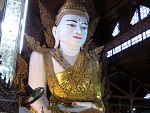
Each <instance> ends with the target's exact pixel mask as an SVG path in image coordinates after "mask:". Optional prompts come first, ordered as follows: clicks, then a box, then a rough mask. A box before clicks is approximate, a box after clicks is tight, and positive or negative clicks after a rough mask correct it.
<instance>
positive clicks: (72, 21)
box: [66, 20, 88, 26]
mask: <svg viewBox="0 0 150 113" xmlns="http://www.w3.org/2000/svg"><path fill="white" fill-rule="evenodd" d="M68 21H72V22H75V23H77V21H75V20H66V22H68ZM82 24H85V25H87V26H88V24H87V23H82Z"/></svg>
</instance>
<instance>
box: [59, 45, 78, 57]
mask: <svg viewBox="0 0 150 113" xmlns="http://www.w3.org/2000/svg"><path fill="white" fill-rule="evenodd" d="M59 49H60V51H61V52H62V53H63V54H65V55H68V56H77V55H78V53H79V52H80V47H78V48H77V47H73V46H68V45H66V44H64V43H61V42H60V47H59Z"/></svg>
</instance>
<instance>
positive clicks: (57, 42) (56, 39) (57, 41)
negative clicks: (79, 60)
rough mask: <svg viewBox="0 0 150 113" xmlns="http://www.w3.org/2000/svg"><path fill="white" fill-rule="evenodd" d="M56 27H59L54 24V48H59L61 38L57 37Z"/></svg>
mask: <svg viewBox="0 0 150 113" xmlns="http://www.w3.org/2000/svg"><path fill="white" fill-rule="evenodd" d="M56 29H57V27H56V26H53V28H52V33H53V36H54V38H55V46H54V49H55V48H57V47H58V45H59V39H58V37H57V32H56Z"/></svg>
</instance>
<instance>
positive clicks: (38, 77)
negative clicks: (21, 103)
mask: <svg viewBox="0 0 150 113" xmlns="http://www.w3.org/2000/svg"><path fill="white" fill-rule="evenodd" d="M28 84H29V85H30V86H31V88H32V89H35V88H37V87H44V89H45V93H44V95H43V96H42V97H41V98H39V99H38V100H37V101H35V102H34V103H33V104H31V107H32V108H33V109H34V110H35V111H38V112H39V111H40V109H41V108H43V110H44V113H50V111H48V110H47V106H48V105H49V102H48V99H47V97H46V75H45V71H44V62H43V55H42V54H40V53H38V52H36V51H33V52H32V54H31V56H30V63H29V80H28Z"/></svg>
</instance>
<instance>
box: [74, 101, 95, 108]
mask: <svg viewBox="0 0 150 113" xmlns="http://www.w3.org/2000/svg"><path fill="white" fill-rule="evenodd" d="M72 106H73V107H85V108H87V109H88V108H96V105H95V104H94V103H92V102H72Z"/></svg>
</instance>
